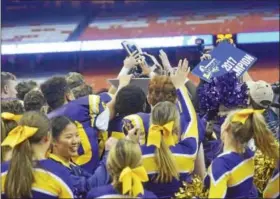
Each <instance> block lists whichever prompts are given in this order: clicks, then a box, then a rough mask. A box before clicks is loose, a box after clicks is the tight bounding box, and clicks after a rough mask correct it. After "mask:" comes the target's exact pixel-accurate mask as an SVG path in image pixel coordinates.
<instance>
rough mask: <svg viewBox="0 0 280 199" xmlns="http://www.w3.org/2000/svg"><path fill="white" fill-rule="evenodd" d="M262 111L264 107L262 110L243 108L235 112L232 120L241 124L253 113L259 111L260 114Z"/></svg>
mask: <svg viewBox="0 0 280 199" xmlns="http://www.w3.org/2000/svg"><path fill="white" fill-rule="evenodd" d="M263 112H264V109H262V110H254V109H243V110H241V111H238V112H236V113H235V114H234V115H233V117H232V120H231V121H232V122H241V123H242V124H245V122H246V121H247V119H248V117H249V116H250V115H252V114H254V113H260V114H262V113H263Z"/></svg>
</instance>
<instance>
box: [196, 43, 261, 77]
mask: <svg viewBox="0 0 280 199" xmlns="http://www.w3.org/2000/svg"><path fill="white" fill-rule="evenodd" d="M209 54H210V55H211V56H212V59H210V60H204V61H201V62H200V63H199V64H198V65H197V66H196V67H195V68H194V69H193V71H192V73H193V74H194V75H196V76H198V77H200V78H201V79H203V80H205V81H207V82H210V81H211V78H213V77H218V76H221V75H224V74H226V73H228V72H231V71H234V72H236V75H237V77H240V76H242V75H243V74H244V73H245V72H246V71H247V70H249V68H250V67H251V66H252V65H253V64H254V63H255V62H256V61H257V58H256V57H254V56H252V55H249V54H248V53H246V52H244V51H242V50H240V49H238V48H236V47H234V46H233V45H231V44H229V43H227V42H222V43H220V44H219V45H218V46H217V47H216V48H214V49H213V50H212V51H211V52H210V53H209Z"/></svg>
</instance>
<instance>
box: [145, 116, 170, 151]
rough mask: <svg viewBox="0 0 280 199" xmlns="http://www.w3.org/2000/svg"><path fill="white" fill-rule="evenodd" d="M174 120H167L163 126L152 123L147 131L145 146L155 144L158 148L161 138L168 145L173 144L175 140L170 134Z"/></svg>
mask: <svg viewBox="0 0 280 199" xmlns="http://www.w3.org/2000/svg"><path fill="white" fill-rule="evenodd" d="M173 126H174V121H171V122H168V123H167V124H165V125H164V126H159V125H152V126H151V127H150V129H149V133H148V141H147V146H150V145H155V146H156V147H157V148H160V143H161V139H162V136H163V139H164V141H165V143H166V144H167V145H168V146H171V145H172V146H174V145H175V141H174V139H173V136H172V130H173Z"/></svg>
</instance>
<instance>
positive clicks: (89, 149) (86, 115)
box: [48, 95, 110, 173]
mask: <svg viewBox="0 0 280 199" xmlns="http://www.w3.org/2000/svg"><path fill="white" fill-rule="evenodd" d="M61 115H63V116H66V117H68V118H70V119H71V120H73V121H75V123H76V125H77V128H78V132H79V136H80V138H81V146H80V147H79V149H78V154H79V156H78V157H76V158H73V161H74V162H75V163H76V164H77V165H79V166H81V167H82V168H83V169H85V170H86V171H87V172H89V173H93V172H94V170H95V168H96V167H97V164H98V162H99V146H98V134H99V130H104V131H106V130H107V128H108V123H109V115H110V112H109V110H108V108H106V105H105V103H104V102H103V101H102V100H101V99H100V96H98V95H89V96H85V97H81V98H79V99H76V100H74V101H71V102H69V103H68V104H65V105H64V106H62V107H60V108H58V109H56V110H54V111H52V112H51V113H49V114H48V117H49V118H53V117H57V116H61Z"/></svg>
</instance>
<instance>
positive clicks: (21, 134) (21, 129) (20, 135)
mask: <svg viewBox="0 0 280 199" xmlns="http://www.w3.org/2000/svg"><path fill="white" fill-rule="evenodd" d="M37 131H38V128H34V127H29V126H17V127H16V128H14V129H13V130H12V131H10V132H9V134H8V136H7V137H6V138H5V140H4V141H3V142H2V144H1V146H10V147H12V148H14V147H15V146H16V145H18V144H20V143H22V142H23V141H25V140H26V139H28V138H29V137H31V136H33V135H34V134H35V133H36V132H37Z"/></svg>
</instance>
